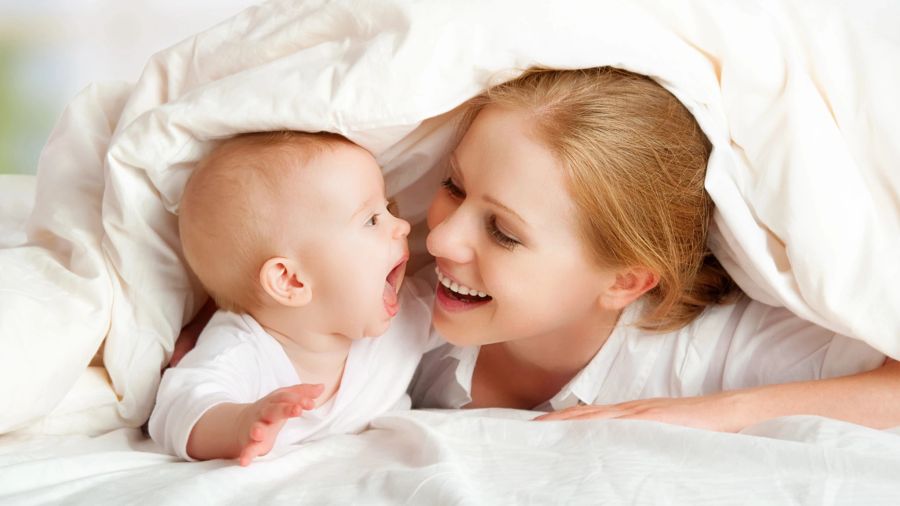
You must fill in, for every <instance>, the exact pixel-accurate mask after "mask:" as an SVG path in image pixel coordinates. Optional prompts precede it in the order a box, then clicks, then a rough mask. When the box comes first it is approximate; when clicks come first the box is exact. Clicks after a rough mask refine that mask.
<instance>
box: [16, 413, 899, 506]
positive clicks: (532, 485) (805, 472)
mask: <svg viewBox="0 0 900 506" xmlns="http://www.w3.org/2000/svg"><path fill="white" fill-rule="evenodd" d="M534 415H535V413H532V412H528V411H506V410H473V411H471V412H470V411H462V412H453V413H446V412H428V411H406V412H400V413H390V414H386V415H384V416H382V417H379V418H377V419H376V420H374V421H373V423H372V428H371V429H370V430H368V431H365V432H363V433H361V434H358V435H345V436H334V437H329V438H325V439H321V440H318V441H314V442H311V443H308V444H303V445H296V446H288V447H283V448H279V449H276V450H274V452H273V453H272V454H270V455H267V456H265V457H262V458H260V459H258V460H256V461H254V463H253V464H252V465H251V466H249V467H246V468H243V467H240V466H237V465H235V463H234V461H223V460H213V461H207V462H183V461H181V460H180V459H178V458H177V457H172V456H169V455H166V454H164V453H162V452H161V449H160V448H159V447H158V446H156V445H154V444H153V443H152V441H150V440H148V439H145V438H143V437H142V436H141V434H140V432H139V431H138V430H134V429H121V430H117V431H113V432H110V433H108V434H106V435H104V436H101V437H96V438H87V437H83V436H69V437H49V436H45V437H30V438H27V439H23V438H13V437H10V436H6V437H0V468H2V472H0V503H3V504H16V505H23V506H24V505H32V504H35V505H36V504H66V505H77V504H84V505H95V504H116V505H130V504H155V505H157V504H158V505H182V504H235V505H240V504H289V505H296V504H366V505H372V504H413V505H416V504H428V505H451V504H452V505H480V504H490V505H503V504H584V505H597V504H636V505H659V504H674V505H693V504H715V505H719V504H759V505H781V504H809V505H823V504H827V505H833V506H842V505H847V506H856V505H866V506H881V505H883V506H895V505H896V504H900V487H898V486H897V476H898V473H900V431H898V429H894V430H892V431H877V430H872V429H867V428H865V427H860V426H858V425H852V424H847V423H843V422H839V421H836V420H828V419H823V418H817V417H791V418H781V419H776V420H772V421H769V422H765V423H762V424H759V425H755V426H752V427H749V428H747V429H746V430H745V431H744V432H743V433H742V434H721V433H716V432H708V431H701V430H694V429H688V428H684V427H676V426H670V425H664V424H656V423H651V422H643V421H620V420H612V421H586V422H531V421H527V419H528V418H530V417H533V416H534Z"/></svg>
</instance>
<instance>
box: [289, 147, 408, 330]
mask: <svg viewBox="0 0 900 506" xmlns="http://www.w3.org/2000/svg"><path fill="white" fill-rule="evenodd" d="M307 165H308V166H307V167H305V168H304V170H303V171H302V175H301V176H300V179H301V181H300V184H303V185H305V189H304V190H303V191H302V192H297V193H298V195H299V194H302V195H303V198H290V197H289V199H290V202H289V203H287V204H288V205H286V206H285V207H284V208H285V209H287V210H288V212H289V213H294V215H293V216H290V217H288V216H286V217H285V218H286V223H288V224H290V227H295V228H294V230H296V231H297V233H298V234H302V237H299V239H300V240H299V241H298V242H297V243H298V244H301V245H302V246H301V248H300V251H299V252H298V254H297V256H298V258H299V261H300V263H301V269H303V270H304V271H305V272H306V275H307V281H308V283H309V286H310V288H311V289H312V304H313V306H314V307H311V309H314V311H313V312H312V313H313V314H315V318H316V320H317V321H318V322H319V323H320V325H322V327H323V329H322V330H325V331H327V332H330V333H339V334H342V335H345V336H348V337H351V338H354V339H355V338H361V337H366V336H377V335H381V334H383V333H384V332H385V331H386V330H387V329H388V326H389V325H390V321H391V318H393V316H394V315H395V314H397V311H398V310H399V302H398V297H397V292H398V290H399V289H400V284H401V283H402V281H403V276H404V273H405V270H406V260H407V259H408V257H409V253H408V249H407V243H406V236H407V235H408V234H409V223H407V222H406V221H404V220H402V219H400V218H397V217H395V216H393V215H392V214H391V213H390V212H388V209H387V206H388V201H387V198H386V197H385V193H384V179H383V178H382V175H381V168H380V167H379V166H378V164H377V163H376V161H375V159H374V158H373V157H372V155H371V154H370V153H369V152H368V151H366V150H364V149H362V148H359V147H357V146H352V145H340V146H338V147H336V148H335V149H328V150H327V151H326V152H324V153H321V154H319V155H318V156H316V157H315V158H314V159H312V160H311V161H309V163H308V164H307ZM285 233H291V228H288V229H287V230H285Z"/></svg>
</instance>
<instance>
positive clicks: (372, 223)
mask: <svg viewBox="0 0 900 506" xmlns="http://www.w3.org/2000/svg"><path fill="white" fill-rule="evenodd" d="M378 216H379V214H378V213H375V214H373V215H372V216H371V217H370V218H369V221H367V222H366V225H368V226H370V227H374V226H375V225H378Z"/></svg>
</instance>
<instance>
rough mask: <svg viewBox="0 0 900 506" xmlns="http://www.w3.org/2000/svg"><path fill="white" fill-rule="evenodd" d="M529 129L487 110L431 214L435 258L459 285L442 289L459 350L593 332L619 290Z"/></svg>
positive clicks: (439, 301) (446, 323)
mask: <svg viewBox="0 0 900 506" xmlns="http://www.w3.org/2000/svg"><path fill="white" fill-rule="evenodd" d="M529 121H530V120H529V119H528V117H527V116H526V115H525V114H524V113H522V112H519V111H514V110H508V109H502V108H499V107H496V106H488V107H486V108H485V109H483V110H482V111H481V112H480V113H479V114H478V116H477V117H476V118H475V121H474V122H473V123H472V125H471V126H470V127H469V130H468V131H467V132H466V134H465V136H464V137H463V139H462V141H461V142H460V144H459V146H458V147H457V148H456V150H455V151H454V152H453V153H452V155H451V158H450V172H449V177H448V179H446V180H445V181H444V188H442V189H441V190H440V191H438V193H437V195H436V196H435V197H434V200H433V201H432V203H431V208H430V209H429V211H428V227H429V228H430V230H431V232H430V233H429V235H428V240H427V245H428V251H429V252H430V253H431V254H432V255H434V257H435V258H436V260H437V269H438V278H439V279H440V280H441V282H442V283H444V284H450V285H451V287H450V288H447V287H445V286H443V285H442V284H439V285H438V289H437V297H436V301H435V310H434V325H435V327H436V328H437V330H438V332H440V333H441V335H443V336H444V338H446V339H447V340H448V341H450V342H452V343H454V344H457V345H472V344H489V343H496V342H503V341H512V340H520V339H528V338H541V337H552V336H557V335H558V336H565V335H566V334H568V333H572V332H578V331H585V330H588V329H587V326H589V325H590V324H591V322H593V321H595V320H596V318H597V317H598V313H599V312H600V311H601V310H602V309H603V307H602V300H603V294H604V293H605V292H606V291H607V290H608V289H609V288H610V287H611V286H612V285H613V284H614V283H615V279H616V273H615V272H614V271H612V270H609V269H602V268H600V267H599V266H597V265H596V262H594V261H593V260H592V259H591V258H590V257H589V255H588V252H587V249H586V248H585V247H584V246H583V244H582V242H581V239H580V238H579V235H578V228H577V221H576V218H577V216H576V209H575V207H574V205H573V203H572V202H571V200H570V198H569V194H568V191H567V189H566V185H565V179H564V177H565V176H564V172H563V169H562V167H561V165H560V164H559V162H558V161H557V160H556V159H555V158H554V156H553V155H552V153H551V152H550V151H549V150H548V149H547V148H545V147H544V146H543V144H541V143H539V142H538V141H537V140H536V137H535V136H534V134H532V132H531V131H530V123H529ZM454 289H455V291H454ZM460 292H462V293H460ZM467 292H468V295H465V294H466V293H467Z"/></svg>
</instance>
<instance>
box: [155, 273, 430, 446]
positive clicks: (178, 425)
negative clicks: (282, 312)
mask: <svg viewBox="0 0 900 506" xmlns="http://www.w3.org/2000/svg"><path fill="white" fill-rule="evenodd" d="M430 288H431V287H429V286H427V285H426V284H425V283H423V282H422V281H420V280H416V279H409V280H407V282H405V283H404V284H403V286H402V287H401V289H400V305H401V310H400V313H398V314H397V316H396V317H395V318H394V321H393V322H391V326H390V328H389V329H388V330H387V332H385V333H384V334H383V335H381V336H379V337H374V338H373V337H369V338H365V339H360V340H356V341H354V342H353V343H352V344H351V346H350V351H349V353H348V355H347V361H346V364H345V366H344V372H343V375H342V376H341V380H340V388H339V389H338V391H337V392H336V393H335V394H334V395H333V396H332V398H331V399H329V400H328V401H327V402H326V403H324V404H323V405H321V406H319V407H317V408H316V409H313V410H310V411H306V412H304V413H303V414H302V415H301V416H299V417H297V418H292V419H290V420H288V421H287V422H286V423H285V424H284V426H283V427H282V429H281V432H280V433H279V434H278V438H277V439H276V446H282V445H285V444H290V443H298V442H302V441H307V440H312V439H320V438H323V437H326V436H329V435H334V434H344V433H349V432H358V431H360V430H362V429H364V428H365V427H366V425H367V424H368V423H369V422H370V421H371V420H372V419H373V418H375V417H376V416H378V415H380V414H382V413H385V412H387V411H389V410H391V409H404V408H406V409H408V408H409V398H408V397H407V396H406V387H407V385H409V381H410V379H411V378H412V376H413V373H414V372H415V370H416V366H417V365H418V364H419V360H420V359H421V358H422V354H423V353H425V352H426V351H428V349H429V348H430V347H431V348H433V346H430V345H429V331H430V329H431V304H432V299H433V295H432V294H433V291H432V290H431V289H430ZM301 383H304V381H303V379H302V378H300V377H298V375H297V370H296V368H295V367H294V364H293V363H292V362H291V360H290V358H288V356H287V354H286V353H285V351H284V348H283V347H282V346H281V344H280V343H279V342H278V341H277V340H276V339H275V338H274V337H272V336H271V335H270V334H269V333H267V332H266V331H265V329H263V328H262V327H261V326H260V325H259V323H257V321H256V320H254V319H253V317H252V316H250V315H238V314H235V313H231V312H227V311H221V310H220V311H217V312H216V313H215V314H214V315H213V317H212V318H211V319H210V321H209V323H208V324H207V326H206V328H204V329H203V332H202V333H201V334H200V338H199V339H198V340H197V346H196V347H195V348H194V349H193V350H191V351H190V352H188V354H187V355H185V356H184V358H183V359H182V360H181V362H179V363H178V366H177V367H174V368H171V369H168V370H166V372H165V373H164V374H163V377H162V382H161V383H160V386H159V392H158V394H157V398H156V407H155V408H154V409H153V414H152V415H151V416H150V427H149V428H150V436H151V437H152V438H153V439H154V440H155V441H157V442H159V443H160V444H161V445H162V446H163V447H164V448H165V449H166V450H167V451H168V452H170V453H173V454H175V455H178V456H180V457H181V458H183V459H186V460H193V459H192V458H191V457H190V456H189V455H188V453H187V441H188V437H189V436H190V434H191V430H192V429H193V428H194V425H195V424H196V423H197V421H198V420H200V417H201V416H203V414H204V413H206V412H207V411H208V410H209V409H210V408H212V407H213V406H215V405H217V404H222V403H236V404H251V403H254V402H256V401H258V400H259V399H261V398H263V397H265V396H266V395H268V394H270V393H272V392H273V391H275V390H277V389H279V388H283V387H289V386H293V385H299V384H301Z"/></svg>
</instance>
